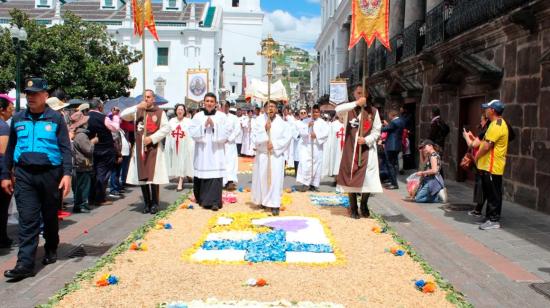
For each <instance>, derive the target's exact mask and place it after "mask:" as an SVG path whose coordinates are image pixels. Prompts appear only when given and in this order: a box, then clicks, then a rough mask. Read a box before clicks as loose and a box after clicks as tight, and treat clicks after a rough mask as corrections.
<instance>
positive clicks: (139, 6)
mask: <svg viewBox="0 0 550 308" xmlns="http://www.w3.org/2000/svg"><path fill="white" fill-rule="evenodd" d="M132 12H133V14H134V18H133V19H134V35H138V36H143V34H144V31H145V28H147V29H148V30H149V32H151V35H153V37H154V38H155V39H156V40H157V41H158V40H159V36H158V34H157V28H156V26H155V16H153V6H152V4H151V0H132Z"/></svg>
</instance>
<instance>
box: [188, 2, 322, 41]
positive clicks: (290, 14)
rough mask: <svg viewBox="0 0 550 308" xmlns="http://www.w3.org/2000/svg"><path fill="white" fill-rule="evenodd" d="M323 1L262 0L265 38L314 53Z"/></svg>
mask: <svg viewBox="0 0 550 308" xmlns="http://www.w3.org/2000/svg"><path fill="white" fill-rule="evenodd" d="M187 2H188V3H191V2H209V1H208V0H188V1H187ZM319 2H320V0H261V1H260V3H261V7H262V10H263V11H264V12H265V19H264V29H263V32H264V33H261V35H263V36H265V35H267V34H268V33H271V34H272V35H273V38H274V39H275V40H277V41H279V42H282V43H287V44H290V45H293V46H297V47H301V48H304V49H306V50H308V51H310V52H313V46H314V45H315V41H316V40H317V37H318V36H319V32H320V31H321V18H320V14H321V6H320V4H319ZM259 35H260V33H259Z"/></svg>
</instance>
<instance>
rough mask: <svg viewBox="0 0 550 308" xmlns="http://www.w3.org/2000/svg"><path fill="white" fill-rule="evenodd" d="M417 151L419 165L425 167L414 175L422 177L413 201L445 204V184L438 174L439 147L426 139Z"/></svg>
mask: <svg viewBox="0 0 550 308" xmlns="http://www.w3.org/2000/svg"><path fill="white" fill-rule="evenodd" d="M418 149H419V150H420V160H421V164H425V167H424V171H418V172H417V173H416V174H417V175H418V176H421V177H422V180H421V181H420V187H419V188H418V191H417V192H416V196H415V197H414V201H416V202H418V203H436V202H442V203H446V202H447V196H446V195H447V194H446V192H445V183H444V182H443V177H441V173H440V171H441V157H440V156H439V153H438V149H439V147H438V146H437V145H436V144H434V142H433V141H431V140H429V139H426V140H424V141H422V142H421V143H420V146H419V147H418Z"/></svg>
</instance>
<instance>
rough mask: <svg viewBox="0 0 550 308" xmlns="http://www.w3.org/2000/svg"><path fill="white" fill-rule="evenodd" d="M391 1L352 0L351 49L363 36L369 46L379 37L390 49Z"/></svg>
mask: <svg viewBox="0 0 550 308" xmlns="http://www.w3.org/2000/svg"><path fill="white" fill-rule="evenodd" d="M389 2H390V1H389V0H352V13H351V16H352V17H351V31H350V40H349V49H352V48H353V46H355V44H357V43H359V41H360V40H361V38H363V39H365V42H366V43H367V46H368V47H370V46H371V45H372V43H373V42H374V40H375V39H376V38H378V41H379V42H380V43H382V45H384V46H385V47H386V48H387V49H390V39H389V20H390V17H389V16H390V14H389V12H390V4H389Z"/></svg>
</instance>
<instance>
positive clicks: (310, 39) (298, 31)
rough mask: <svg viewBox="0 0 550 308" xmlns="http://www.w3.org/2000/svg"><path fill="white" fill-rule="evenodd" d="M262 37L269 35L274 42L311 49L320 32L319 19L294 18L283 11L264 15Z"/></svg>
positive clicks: (317, 17)
mask: <svg viewBox="0 0 550 308" xmlns="http://www.w3.org/2000/svg"><path fill="white" fill-rule="evenodd" d="M263 30H264V36H265V35H267V34H271V35H272V36H273V38H274V39H275V40H276V41H279V42H281V43H286V44H290V45H293V46H297V47H301V48H304V49H311V46H312V45H313V44H315V41H316V40H317V38H318V37H319V33H320V32H321V17H320V16H316V17H305V16H302V17H295V16H294V15H292V14H291V13H289V12H287V11H283V10H276V11H273V12H266V13H265V21H264V29H263Z"/></svg>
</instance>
